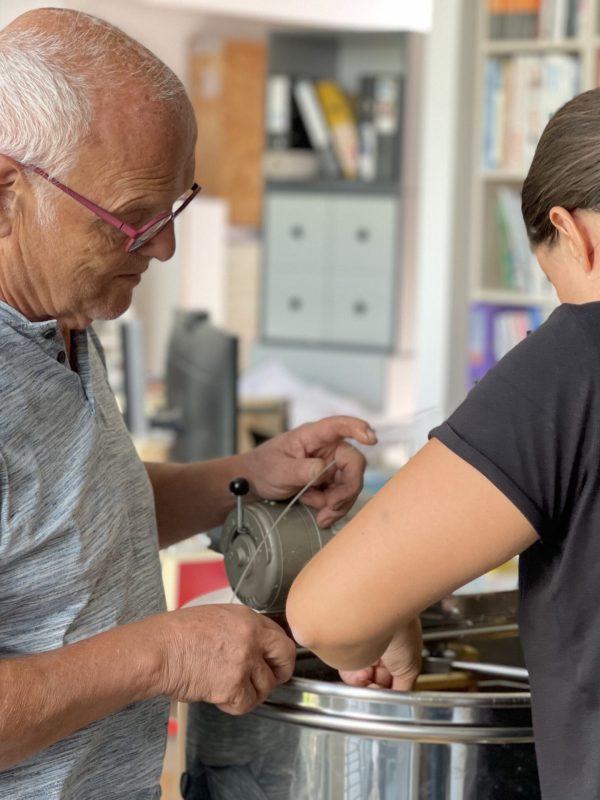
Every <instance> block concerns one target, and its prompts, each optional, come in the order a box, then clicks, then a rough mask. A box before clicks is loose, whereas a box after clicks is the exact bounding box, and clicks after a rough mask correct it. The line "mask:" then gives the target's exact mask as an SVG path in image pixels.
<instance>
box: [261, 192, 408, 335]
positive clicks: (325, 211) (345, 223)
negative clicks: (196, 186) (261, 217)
mask: <svg viewBox="0 0 600 800" xmlns="http://www.w3.org/2000/svg"><path fill="white" fill-rule="evenodd" d="M399 204H400V201H399V199H398V198H397V197H395V196H378V195H371V194H360V195H357V196H352V197H348V196H346V195H343V194H339V193H335V192H331V193H327V192H314V193H311V192H306V193H295V192H288V191H270V192H269V193H268V195H267V198H266V203H265V225H266V228H265V255H266V259H265V265H266V276H265V283H264V297H263V320H264V338H265V339H267V340H273V341H287V342H307V343H310V342H313V343H314V342H322V343H324V344H333V345H335V344H343V345H351V346H354V347H360V348H363V347H364V348H371V349H373V348H375V349H380V350H390V349H391V348H392V346H393V325H394V306H395V296H396V284H397V272H398V270H397V250H398V242H397V240H398V224H399V217H400V209H399Z"/></svg>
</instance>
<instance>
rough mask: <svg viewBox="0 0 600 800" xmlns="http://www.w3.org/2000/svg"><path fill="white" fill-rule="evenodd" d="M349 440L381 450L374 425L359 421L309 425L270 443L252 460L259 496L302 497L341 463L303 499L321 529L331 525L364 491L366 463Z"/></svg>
mask: <svg viewBox="0 0 600 800" xmlns="http://www.w3.org/2000/svg"><path fill="white" fill-rule="evenodd" d="M346 439H354V440H355V441H357V442H360V444H367V445H370V444H375V442H376V441H377V437H376V435H375V432H374V431H373V430H372V429H371V427H370V426H369V424H368V423H367V422H365V421H364V420H361V419H356V418H355V417H341V416H340V417H327V418H326V419H322V420H320V421H319V422H308V423H306V424H305V425H300V426H299V427H298V428H294V429H293V430H291V431H288V432H287V433H282V434H280V435H279V436H276V437H275V438H273V439H271V440H269V441H268V442H265V444H262V445H261V446H260V447H257V448H256V450H254V451H252V452H251V453H248V454H247V459H248V463H249V464H250V470H251V471H250V475H249V479H250V481H251V485H252V489H253V492H254V493H255V494H256V495H258V496H259V497H263V498H265V499H268V500H285V499H287V498H288V497H291V496H292V495H294V494H296V493H297V492H298V491H300V489H302V488H303V487H304V486H305V485H306V484H307V483H308V482H309V481H310V480H312V479H313V478H315V477H316V476H317V475H319V473H320V472H321V471H322V470H323V469H324V468H325V467H326V466H327V465H328V464H330V463H331V462H332V461H333V460H334V459H335V464H333V465H332V466H331V468H330V469H328V470H327V471H326V472H325V473H324V474H323V475H322V476H321V477H320V478H319V479H318V481H317V483H316V484H315V485H314V486H312V487H311V488H310V489H308V490H307V491H306V493H305V494H304V495H303V496H302V502H303V503H306V505H308V506H312V507H313V508H315V509H317V510H318V512H319V513H318V515H317V524H318V525H320V526H321V527H322V528H326V527H328V526H329V525H331V524H332V523H333V522H334V521H335V520H336V519H339V518H340V517H342V516H343V515H344V514H346V513H347V512H348V511H349V510H350V508H352V506H353V504H354V502H355V500H356V498H357V497H358V494H359V492H360V491H361V489H362V485H363V483H362V482H363V473H364V470H365V463H366V462H365V458H364V456H363V455H362V453H360V452H359V451H358V450H356V448H354V447H352V445H351V444H349V443H348V442H347V441H346Z"/></svg>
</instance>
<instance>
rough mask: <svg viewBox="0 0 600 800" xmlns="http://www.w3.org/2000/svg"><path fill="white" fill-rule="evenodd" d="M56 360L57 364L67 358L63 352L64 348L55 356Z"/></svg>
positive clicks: (62, 362)
mask: <svg viewBox="0 0 600 800" xmlns="http://www.w3.org/2000/svg"><path fill="white" fill-rule="evenodd" d="M56 360H57V361H58V363H59V364H64V363H65V361H66V360H67V354H66V353H65V351H64V350H61V351H60V353H59V354H58V355H57V356H56Z"/></svg>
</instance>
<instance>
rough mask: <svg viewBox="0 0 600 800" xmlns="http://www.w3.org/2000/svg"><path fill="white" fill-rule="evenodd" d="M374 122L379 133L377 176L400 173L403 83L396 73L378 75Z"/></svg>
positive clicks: (384, 177) (391, 175)
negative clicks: (399, 146) (399, 132)
mask: <svg viewBox="0 0 600 800" xmlns="http://www.w3.org/2000/svg"><path fill="white" fill-rule="evenodd" d="M373 88H374V97H373V122H374V126H375V133H376V134H377V162H376V163H377V177H378V178H379V179H381V180H386V179H389V178H392V177H394V176H395V175H397V174H398V158H399V148H398V127H399V124H400V121H399V120H400V104H401V91H402V84H401V81H400V78H399V77H398V76H395V75H377V76H376V77H375V81H374V87H373Z"/></svg>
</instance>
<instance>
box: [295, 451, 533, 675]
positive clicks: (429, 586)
mask: <svg viewBox="0 0 600 800" xmlns="http://www.w3.org/2000/svg"><path fill="white" fill-rule="evenodd" d="M536 539H537V534H536V532H535V530H534V529H533V527H532V526H531V524H530V523H529V522H528V521H527V519H526V518H525V517H524V516H523V514H522V513H521V512H520V511H519V510H518V509H517V508H516V507H515V506H514V505H513V504H512V503H511V501H510V500H508V499H507V498H506V496H505V495H504V494H503V493H502V492H501V491H500V490H499V489H497V488H496V487H495V486H494V485H493V484H492V483H491V482H490V481H489V480H488V479H487V478H486V477H484V476H483V475H482V474H481V473H480V472H478V471H477V470H476V469H475V468H474V467H472V466H471V465H470V464H468V463H467V462H466V461H464V460H463V459H461V458H460V457H459V456H457V455H456V454H455V453H453V452H452V451H451V450H449V449H448V448H447V447H446V446H445V445H443V444H442V443H441V442H440V441H438V440H436V439H432V440H431V441H430V442H429V443H428V444H427V445H425V447H424V448H423V449H422V450H421V451H420V452H419V453H417V455H415V456H414V458H412V459H411V460H410V461H409V463H408V464H407V465H406V466H405V467H404V468H403V469H401V470H400V471H399V473H398V474H397V475H396V476H395V477H394V478H393V479H392V480H390V481H389V483H387V484H386V486H384V487H383V489H382V490H381V491H380V492H378V494H377V495H376V497H375V498H374V499H373V500H372V501H370V502H369V503H368V504H367V506H366V507H365V508H364V509H363V510H362V511H361V512H360V513H359V514H358V515H357V516H356V517H355V518H354V519H353V520H352V522H350V523H349V525H347V526H346V527H345V528H344V529H343V531H341V532H340V533H339V534H338V535H337V536H336V537H335V538H334V539H333V541H332V542H330V543H329V544H328V545H327V547H325V548H324V549H323V550H322V551H321V552H320V553H319V554H318V555H317V556H316V557H315V558H314V559H313V560H312V561H311V562H310V563H309V564H308V565H307V567H305V569H304V570H303V571H302V572H301V573H300V575H299V576H298V578H297V579H296V581H295V583H294V584H293V586H292V590H291V592H290V595H289V598H288V604H287V616H288V622H289V623H290V625H291V628H292V631H293V632H294V635H295V637H296V638H297V640H298V641H299V642H300V643H301V644H304V645H306V646H307V647H309V648H310V649H311V650H313V651H314V652H316V653H317V654H318V655H319V656H320V657H321V658H322V659H323V660H324V661H326V662H327V663H329V664H331V665H332V666H335V667H337V668H338V669H344V670H355V669H361V668H363V667H365V666H367V665H369V664H372V663H374V662H375V661H376V660H377V659H378V658H380V656H381V655H382V654H383V653H384V651H385V650H386V649H387V647H388V645H389V643H390V641H391V640H392V637H393V636H394V634H395V633H396V632H397V631H399V630H400V629H402V628H405V627H406V626H408V625H409V624H410V623H411V621H412V620H414V618H415V617H416V616H417V615H418V614H419V613H420V612H421V611H422V610H423V609H424V608H426V607H427V606H428V605H430V604H431V603H433V602H435V601H437V600H439V599H440V598H441V597H444V596H445V595H447V594H449V593H450V592H452V591H453V590H455V589H456V588H458V587H459V586H462V585H464V584H465V583H467V582H468V581H470V580H472V579H473V578H475V577H477V576H479V575H482V574H483V573H485V572H487V571H488V570H490V569H492V568H493V567H496V566H498V565H500V564H502V563H504V562H505V561H507V560H508V559H509V558H511V557H512V556H514V555H516V554H517V553H520V552H522V551H523V550H525V549H526V548H527V547H529V546H530V545H531V544H533V543H534V542H535V541H536Z"/></svg>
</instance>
